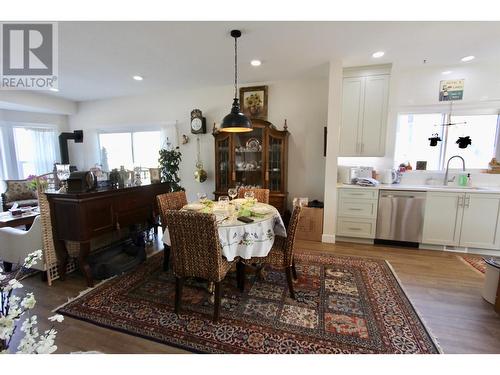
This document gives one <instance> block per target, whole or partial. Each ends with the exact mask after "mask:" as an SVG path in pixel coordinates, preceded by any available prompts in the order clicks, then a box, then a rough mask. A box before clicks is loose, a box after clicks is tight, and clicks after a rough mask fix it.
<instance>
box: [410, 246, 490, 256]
mask: <svg viewBox="0 0 500 375" xmlns="http://www.w3.org/2000/svg"><path fill="white" fill-rule="evenodd" d="M418 248H419V249H422V250H437V251H447V252H450V253H458V254H480V255H491V256H498V254H499V251H498V250H490V249H478V248H472V247H460V246H447V245H430V244H423V243H421V244H420V245H419V247H418Z"/></svg>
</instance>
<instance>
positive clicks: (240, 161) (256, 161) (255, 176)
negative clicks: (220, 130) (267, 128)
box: [233, 127, 264, 188]
mask: <svg viewBox="0 0 500 375" xmlns="http://www.w3.org/2000/svg"><path fill="white" fill-rule="evenodd" d="M263 134H264V129H263V128H260V127H254V129H253V130H252V131H251V132H248V133H236V134H234V143H233V147H234V166H233V168H234V171H235V181H234V182H235V187H245V188H262V187H264V166H263V165H262V164H263V157H262V150H263V140H264V137H263Z"/></svg>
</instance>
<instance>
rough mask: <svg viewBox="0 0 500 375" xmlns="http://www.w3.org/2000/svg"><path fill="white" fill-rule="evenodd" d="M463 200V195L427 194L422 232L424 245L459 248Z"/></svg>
mask: <svg viewBox="0 0 500 375" xmlns="http://www.w3.org/2000/svg"><path fill="white" fill-rule="evenodd" d="M463 200H464V194H463V193H446V192H444V193H443V192H428V193H427V197H426V201H425V213H424V229H423V232H422V242H423V243H428V244H436V245H448V246H458V244H459V242H460V224H461V220H462V214H463V208H462V202H463Z"/></svg>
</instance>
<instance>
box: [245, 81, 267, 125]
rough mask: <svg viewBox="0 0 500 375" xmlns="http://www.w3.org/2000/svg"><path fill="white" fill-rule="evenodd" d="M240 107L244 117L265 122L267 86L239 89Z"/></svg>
mask: <svg viewBox="0 0 500 375" xmlns="http://www.w3.org/2000/svg"><path fill="white" fill-rule="evenodd" d="M240 106H241V111H242V112H243V113H244V114H245V115H246V116H248V117H250V118H254V119H261V120H267V86H254V87H241V88H240Z"/></svg>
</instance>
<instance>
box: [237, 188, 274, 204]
mask: <svg viewBox="0 0 500 375" xmlns="http://www.w3.org/2000/svg"><path fill="white" fill-rule="evenodd" d="M247 191H253V193H254V197H255V199H257V201H258V202H260V203H267V204H269V189H247V188H239V189H238V198H244V197H245V193H246V192H247Z"/></svg>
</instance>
